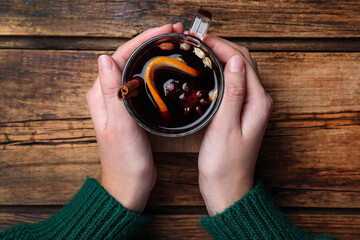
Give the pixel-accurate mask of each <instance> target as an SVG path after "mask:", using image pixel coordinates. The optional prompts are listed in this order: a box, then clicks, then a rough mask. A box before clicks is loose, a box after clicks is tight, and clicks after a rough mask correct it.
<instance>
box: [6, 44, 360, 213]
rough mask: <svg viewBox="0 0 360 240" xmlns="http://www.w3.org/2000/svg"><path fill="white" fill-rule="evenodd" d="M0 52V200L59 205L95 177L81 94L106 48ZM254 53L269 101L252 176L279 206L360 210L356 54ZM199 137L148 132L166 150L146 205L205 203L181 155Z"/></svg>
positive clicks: (190, 158)
mask: <svg viewBox="0 0 360 240" xmlns="http://www.w3.org/2000/svg"><path fill="white" fill-rule="evenodd" d="M0 53H1V54H0V84H1V89H2V91H1V92H0V147H1V148H2V150H0V172H1V173H2V175H1V176H0V195H1V196H4V197H2V198H1V200H0V204H5V205H11V204H20V205H22V204H24V205H29V204H35V205H42V204H64V203H66V202H67V201H68V200H69V199H70V198H71V197H72V195H73V194H74V193H75V192H76V191H77V189H78V188H79V187H80V186H81V184H82V182H83V180H84V177H85V175H86V174H89V175H91V176H94V177H97V178H98V177H99V163H98V155H97V149H96V139H95V134H94V131H93V128H92V123H91V120H90V118H89V113H88V110H87V107H86V103H85V93H86V91H87V90H88V89H89V88H90V87H91V85H92V83H93V80H94V78H95V77H96V58H97V57H98V56H99V54H102V53H108V52H97V51H81V52H79V51H43V50H0ZM253 55H254V57H255V58H256V59H257V60H258V64H259V68H260V73H261V76H262V82H263V84H264V86H265V88H266V89H267V91H269V92H270V93H271V94H272V97H273V99H274V104H275V107H274V111H273V113H272V116H271V119H270V123H269V127H268V130H267V132H266V135H265V138H264V141H263V145H262V148H261V152H260V156H259V162H258V167H257V175H258V176H259V177H260V178H262V179H264V181H265V182H266V185H267V186H268V187H270V188H271V189H272V190H273V192H274V193H275V199H276V201H277V202H278V203H279V204H280V205H281V206H289V207H294V206H309V207H334V208H337V207H351V208H359V207H360V202H359V193H360V191H359V188H358V186H359V185H360V184H359V182H360V179H359V176H360V174H359V173H360V165H359V164H360V162H359V159H360V152H359V150H358V149H359V148H360V146H359V144H360V143H359V141H358V140H359V136H360V126H359V125H360V124H359V119H360V117H359V115H360V94H359V84H360V81H359V76H360V67H359V63H360V61H359V58H360V53H286V52H282V53H276V52H258V53H254V54H253ZM59 69H61V70H60V71H59ZM274 72H275V73H276V74H274ZM203 132H204V131H201V132H199V133H197V134H195V135H192V136H188V137H185V138H180V139H169V138H160V137H155V136H150V138H151V142H152V147H153V150H154V151H155V152H173V154H157V155H156V161H157V164H158V167H159V178H158V183H157V187H156V188H155V189H154V193H153V195H152V197H151V199H150V205H153V206H157V205H159V204H163V205H169V206H174V205H187V206H201V205H203V202H202V199H201V196H200V194H199V190H198V187H197V165H196V161H197V160H196V159H197V158H196V154H185V153H186V152H187V153H196V152H198V149H199V146H200V142H201V138H202V134H203ZM174 152H181V153H182V154H176V153H174ZM177 191H180V192H177Z"/></svg>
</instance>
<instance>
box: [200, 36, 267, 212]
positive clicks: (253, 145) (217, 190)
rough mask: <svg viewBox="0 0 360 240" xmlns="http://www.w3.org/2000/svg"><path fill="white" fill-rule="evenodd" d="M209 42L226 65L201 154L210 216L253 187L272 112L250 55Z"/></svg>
mask: <svg viewBox="0 0 360 240" xmlns="http://www.w3.org/2000/svg"><path fill="white" fill-rule="evenodd" d="M204 42H205V43H206V44H207V45H208V46H209V47H210V48H212V49H213V51H214V52H215V54H216V55H217V56H218V57H219V59H220V61H221V62H223V63H226V66H225V70H224V75H225V93H224V98H223V101H222V103H221V106H220V108H219V110H218V112H217V113H216V115H215V116H214V118H213V120H212V122H211V123H210V125H209V126H208V129H207V131H206V133H205V136H204V139H203V141H202V144H201V147H200V152H199V186H200V191H201V194H202V196H203V198H204V201H205V203H206V207H207V209H208V212H209V215H210V216H214V215H215V214H216V213H221V212H223V211H224V210H225V209H226V208H228V207H230V206H231V205H232V204H233V203H234V202H236V201H237V200H239V199H240V198H241V197H242V196H244V195H245V194H246V193H247V192H248V191H249V190H250V189H251V188H252V187H253V184H254V183H253V181H254V180H253V178H254V169H255V164H256V159H257V156H258V152H259V148H260V145H261V141H262V138H263V135H264V132H265V129H266V126H267V122H268V118H269V115H270V112H271V109H272V99H271V97H270V95H269V94H267V93H266V92H265V90H264V88H263V86H262V85H261V83H260V80H259V77H258V74H257V64H256V62H255V61H254V60H253V59H252V58H251V56H250V54H249V51H248V50H247V49H246V48H244V47H241V46H239V45H237V44H234V43H231V42H228V41H226V40H224V39H221V38H217V37H213V36H209V35H207V36H206V37H205V39H204Z"/></svg>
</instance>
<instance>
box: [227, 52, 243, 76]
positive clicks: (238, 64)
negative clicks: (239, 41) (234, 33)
mask: <svg viewBox="0 0 360 240" xmlns="http://www.w3.org/2000/svg"><path fill="white" fill-rule="evenodd" d="M243 68H244V60H243V59H242V57H240V56H239V55H235V56H232V57H231V58H230V62H229V71H230V72H233V73H237V72H240V71H241V70H242V69H243Z"/></svg>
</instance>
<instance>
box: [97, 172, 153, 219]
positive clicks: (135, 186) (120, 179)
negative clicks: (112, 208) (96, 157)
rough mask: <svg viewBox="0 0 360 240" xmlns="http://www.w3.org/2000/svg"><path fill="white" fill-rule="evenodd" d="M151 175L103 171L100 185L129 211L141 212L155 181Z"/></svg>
mask: <svg viewBox="0 0 360 240" xmlns="http://www.w3.org/2000/svg"><path fill="white" fill-rule="evenodd" d="M155 177H156V175H152V176H147V177H144V175H143V176H138V177H135V176H126V177H125V176H111V175H109V174H105V173H103V174H102V176H101V185H102V186H103V187H104V188H105V189H106V190H107V191H108V193H109V194H110V195H112V196H113V197H114V198H115V199H116V200H117V201H118V202H120V203H121V205H123V206H124V207H125V208H127V209H128V210H130V211H133V212H136V213H141V212H143V210H144V208H145V206H146V203H147V201H148V198H149V196H150V192H151V190H152V188H153V185H154V183H155Z"/></svg>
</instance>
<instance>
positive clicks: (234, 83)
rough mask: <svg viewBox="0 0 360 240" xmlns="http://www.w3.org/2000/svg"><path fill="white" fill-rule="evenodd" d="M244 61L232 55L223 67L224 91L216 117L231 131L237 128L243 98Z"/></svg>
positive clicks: (238, 56)
mask: <svg viewBox="0 0 360 240" xmlns="http://www.w3.org/2000/svg"><path fill="white" fill-rule="evenodd" d="M245 72H246V71H245V61H244V59H243V57H242V56H240V55H234V56H233V57H231V59H230V60H229V61H228V63H227V64H226V66H225V70H224V76H225V91H224V98H223V100H222V103H221V105H220V108H219V113H218V114H217V115H218V116H221V120H222V121H224V120H225V121H226V123H223V124H222V125H223V126H227V127H230V128H232V129H233V127H235V126H239V123H240V116H241V108H242V105H243V102H244V98H245V92H246V81H245V74H246V73H245Z"/></svg>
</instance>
